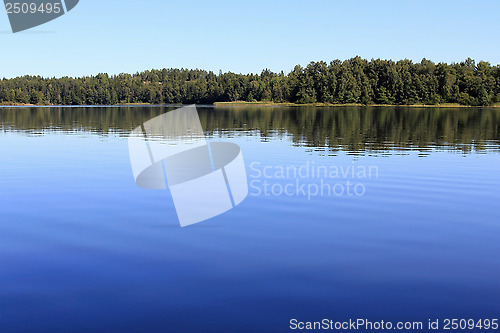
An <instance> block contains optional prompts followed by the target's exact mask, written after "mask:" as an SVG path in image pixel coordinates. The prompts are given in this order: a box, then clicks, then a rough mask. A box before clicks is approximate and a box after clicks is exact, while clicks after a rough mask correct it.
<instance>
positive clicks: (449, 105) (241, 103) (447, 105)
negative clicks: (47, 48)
mask: <svg viewBox="0 0 500 333" xmlns="http://www.w3.org/2000/svg"><path fill="white" fill-rule="evenodd" d="M182 105H192V104H151V103H122V104H111V105H87V104H83V105H57V104H23V103H13V104H3V103H0V108H8V107H133V106H182ZM196 105H199V106H266V107H268V106H277V107H280V106H281V107H307V106H310V107H346V106H357V107H410V108H471V107H472V108H499V107H500V104H498V103H496V104H493V105H461V104H456V103H445V104H358V103H347V104H332V103H308V104H296V103H289V102H283V103H276V102H246V101H234V102H215V103H213V104H196Z"/></svg>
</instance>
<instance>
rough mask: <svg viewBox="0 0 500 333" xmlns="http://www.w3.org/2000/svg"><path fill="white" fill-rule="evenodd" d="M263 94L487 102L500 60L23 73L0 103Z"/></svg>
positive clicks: (498, 84) (494, 98)
mask: <svg viewBox="0 0 500 333" xmlns="http://www.w3.org/2000/svg"><path fill="white" fill-rule="evenodd" d="M231 101H249V102H253V101H268V102H278V103H279V102H291V103H300V104H308V103H333V104H346V103H358V104H374V103H377V104H398V105H405V104H440V103H459V104H462V105H492V104H494V103H499V102H500V66H498V65H497V66H492V65H490V64H489V63H487V62H483V61H481V62H479V63H477V64H476V62H475V61H474V60H472V59H470V58H469V59H467V60H465V61H464V62H461V63H458V64H455V63H453V64H450V65H449V64H445V63H439V64H437V65H436V64H434V63H433V62H432V61H429V60H426V59H423V60H422V61H421V62H419V63H413V62H412V61H410V60H401V61H398V62H394V61H392V60H380V59H374V60H371V61H367V60H364V59H361V58H360V57H355V58H352V59H349V60H346V61H340V60H335V61H332V62H331V63H329V64H327V63H326V62H324V61H320V62H311V63H310V64H309V65H307V66H306V67H301V66H298V65H297V66H295V68H294V69H293V71H292V72H290V73H289V74H288V75H285V74H284V73H283V72H281V73H279V74H278V73H273V72H271V71H270V70H268V69H266V70H264V71H262V73H261V74H260V75H256V74H248V75H243V74H235V73H230V72H229V73H222V72H220V73H219V74H218V75H216V74H214V73H213V72H207V71H203V70H198V69H196V70H187V69H162V70H151V71H145V72H142V73H136V74H134V75H130V74H120V75H115V76H109V75H108V74H98V75H96V76H90V77H83V78H69V77H63V78H59V79H56V78H43V77H40V76H24V77H18V78H14V79H3V80H1V81H0V103H3V104H9V103H22V104H29V103H31V104H57V105H83V104H88V105H114V104H123V103H151V104H172V103H173V104H177V103H184V104H193V103H197V104H202V103H204V104H211V103H214V102H231Z"/></svg>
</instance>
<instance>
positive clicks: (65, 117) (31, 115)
mask: <svg viewBox="0 0 500 333" xmlns="http://www.w3.org/2000/svg"><path fill="white" fill-rule="evenodd" d="M172 109H173V108H164V107H129V108H117V107H88V108H81V107H78V108H0V158H1V163H0V332H89V331H91V332H157V331H162V332H222V331H224V332H259V331H273V332H287V331H289V321H290V319H292V318H296V319H298V320H301V321H319V320H322V319H323V318H329V319H332V320H335V321H345V320H348V319H356V318H367V319H370V320H374V321H375V320H385V321H393V322H397V321H406V320H410V321H422V322H425V323H427V320H428V319H436V318H440V319H444V318H474V319H481V318H499V317H500V259H499V258H500V210H499V208H500V207H499V203H500V191H499V188H500V110H499V109H488V108H483V109H480V108H477V109H475V108H464V109H433V108H422V109H419V108H363V107H359V108H357V107H338V108H305V107H304V108H271V107H216V108H213V107H200V108H199V115H200V119H201V122H202V125H203V127H204V129H205V130H206V134H207V136H208V137H210V140H213V141H230V142H235V143H237V144H238V145H240V147H241V149H242V152H243V156H244V158H245V164H246V166H247V172H248V177H249V179H248V181H249V183H250V189H249V190H250V193H249V196H248V197H247V198H246V200H245V201H244V202H243V203H242V204H241V205H240V206H238V207H237V208H235V209H233V210H231V211H229V212H228V213H226V214H224V215H221V216H218V217H215V218H213V219H211V220H208V221H205V222H203V223H200V224H197V225H194V226H191V227H187V228H180V227H179V223H178V220H177V216H176V213H175V208H174V206H173V202H172V198H171V196H170V193H169V192H168V191H148V190H143V189H141V188H139V187H137V186H136V185H135V183H134V179H133V176H132V171H131V167H130V162H129V156H128V147H127V136H128V134H129V133H130V131H131V130H132V129H134V128H135V127H137V126H139V125H140V124H142V123H143V122H144V121H147V120H149V119H151V118H153V117H155V116H157V115H160V114H162V113H164V112H167V111H169V110H172ZM285 168H288V170H289V172H285V173H283V172H281V171H282V170H283V169H285ZM315 168H316V169H315ZM313 169H315V170H316V171H319V175H318V174H315V175H313V174H312V173H313V171H312V170H313ZM294 170H295V171H297V172H299V170H302V174H294V173H293V171H294ZM324 170H328V173H325V172H324ZM352 170H355V171H356V172H355V173H352ZM363 170H365V171H366V170H370V171H371V174H369V173H367V174H365V176H363V173H362V171H363ZM335 171H337V176H336V174H335ZM280 172H281V173H280ZM358 172H360V173H358ZM304 175H305V176H304ZM265 182H266V183H267V184H268V185H267V186H268V187H267V188H266V187H265V186H266V185H265ZM347 182H349V184H351V188H350V190H351V191H354V190H355V189H356V190H357V192H356V193H353V192H350V194H348V193H347V192H348V190H349V189H348V187H349V186H348V185H347ZM325 184H326V185H325ZM287 185H290V186H289V188H288V189H289V190H291V191H289V192H288V193H281V192H280V190H283V189H284V188H286V186H287ZM302 185H303V186H304V187H302V188H305V189H306V192H302V191H301V190H300V188H301V186H302ZM322 186H323V187H322ZM354 186H357V187H356V188H354ZM327 187H330V188H331V189H333V188H334V189H335V190H336V193H333V194H332V193H327ZM320 188H323V190H324V191H323V193H316V194H315V191H314V190H315V189H320ZM266 189H267V190H268V192H267V193H266V192H265V191H266ZM341 189H343V190H344V191H343V193H340V190H341ZM295 190H296V191H295ZM316 192H317V191H316ZM193 209H196V207H193Z"/></svg>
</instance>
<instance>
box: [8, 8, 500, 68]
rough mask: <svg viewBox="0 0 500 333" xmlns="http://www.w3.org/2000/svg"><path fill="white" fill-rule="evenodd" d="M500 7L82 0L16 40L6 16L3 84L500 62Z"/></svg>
mask: <svg viewBox="0 0 500 333" xmlns="http://www.w3.org/2000/svg"><path fill="white" fill-rule="evenodd" d="M499 17H500V1H498V0H489V1H486V0H475V1H461V0H453V1H448V0H446V1H438V0H436V1H428V0H412V1H409V0H394V1H390V0H386V1H384V0H378V1H377V0H369V1H368V0H353V1H334V0H308V1H299V0H287V1H281V0H279V1H274V0H267V1H260V0H259V1H239V0H232V1H206V0H202V1H198V0H193V1H186V0H175V1H172V0H149V1H148V0H137V1H131V0H121V1H113V0H80V3H79V5H78V6H77V7H75V9H73V10H72V11H71V12H69V13H68V14H67V15H65V16H63V17H61V18H59V19H57V20H54V21H52V22H49V23H47V24H45V25H43V26H40V27H37V28H34V29H32V30H29V31H26V32H21V33H18V34H12V33H11V32H10V25H9V22H8V18H7V14H6V13H5V10H1V11H0V38H1V45H2V46H1V52H0V77H14V76H19V75H25V74H32V75H43V76H50V77H52V76H56V77H60V76H65V75H68V76H81V75H93V74H97V73H99V72H107V73H110V74H117V73H121V72H127V73H135V72H137V71H142V70H145V69H151V68H164V67H167V68H168V67H176V68H180V67H184V68H202V69H207V70H213V71H215V72H218V71H219V70H220V69H221V70H223V71H233V72H237V73H249V72H257V73H260V71H261V70H262V69H263V68H266V67H267V68H270V69H271V70H273V71H280V70H284V71H285V72H288V71H290V70H291V69H293V66H294V65H296V64H301V65H306V64H307V63H308V62H310V61H313V60H314V61H317V60H325V61H330V60H333V59H347V58H350V57H353V56H356V55H359V56H361V57H363V58H367V59H371V58H384V59H393V60H399V59H404V58H407V59H412V60H414V61H420V60H421V59H422V58H423V57H425V58H427V59H430V60H432V61H435V62H442V61H443V62H459V61H462V60H464V59H465V58H467V57H472V58H474V59H476V60H485V61H489V62H491V63H492V64H495V65H496V64H499V63H500V42H499V36H500V34H499V33H500V20H499V19H498V18H499Z"/></svg>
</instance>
